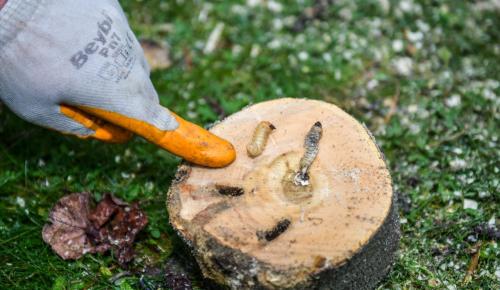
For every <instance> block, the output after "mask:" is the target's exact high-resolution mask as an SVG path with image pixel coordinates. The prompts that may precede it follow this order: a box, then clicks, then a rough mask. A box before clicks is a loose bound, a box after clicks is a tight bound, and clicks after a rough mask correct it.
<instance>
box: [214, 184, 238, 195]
mask: <svg viewBox="0 0 500 290" xmlns="http://www.w3.org/2000/svg"><path fill="white" fill-rule="evenodd" d="M215 188H216V189H217V191H218V192H219V193H220V194H222V195H227V196H240V195H243V194H245V190H244V189H243V188H241V187H237V186H226V185H219V184H216V185H215Z"/></svg>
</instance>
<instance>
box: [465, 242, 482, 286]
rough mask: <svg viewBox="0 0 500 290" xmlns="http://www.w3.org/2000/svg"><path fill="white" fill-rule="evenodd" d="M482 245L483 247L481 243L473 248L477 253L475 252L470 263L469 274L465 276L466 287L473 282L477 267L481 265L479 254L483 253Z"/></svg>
mask: <svg viewBox="0 0 500 290" xmlns="http://www.w3.org/2000/svg"><path fill="white" fill-rule="evenodd" d="M481 245H482V243H481V242H480V241H479V242H477V243H476V244H475V245H474V247H473V251H475V252H474V254H473V256H472V259H471V261H470V263H469V267H467V273H466V274H465V277H464V281H463V284H464V285H466V284H468V283H469V282H470V281H471V280H472V275H473V274H474V272H475V271H476V269H477V265H478V264H479V254H480V252H481Z"/></svg>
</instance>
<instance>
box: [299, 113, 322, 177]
mask: <svg viewBox="0 0 500 290" xmlns="http://www.w3.org/2000/svg"><path fill="white" fill-rule="evenodd" d="M322 135H323V127H322V126H321V123H320V122H316V123H314V125H313V126H312V128H311V129H310V130H309V132H308V133H307V135H306V138H305V140H304V148H305V152H304V156H302V158H301V159H300V165H299V166H300V167H299V171H298V172H297V175H295V178H294V183H295V185H300V186H307V185H309V173H308V171H309V168H310V167H311V165H312V163H313V162H314V159H316V156H317V155H318V152H319V140H320V139H321V136H322Z"/></svg>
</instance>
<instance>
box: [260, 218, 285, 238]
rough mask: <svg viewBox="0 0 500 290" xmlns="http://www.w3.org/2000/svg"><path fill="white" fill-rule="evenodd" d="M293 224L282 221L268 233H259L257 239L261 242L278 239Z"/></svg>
mask: <svg viewBox="0 0 500 290" xmlns="http://www.w3.org/2000/svg"><path fill="white" fill-rule="evenodd" d="M291 223H292V222H291V221H290V220H289V219H282V220H280V221H279V222H278V223H277V224H276V225H275V226H274V227H273V228H272V229H270V230H267V231H257V233H256V234H257V238H258V239H259V240H266V241H268V242H270V241H272V240H274V239H276V238H277V237H278V236H279V235H281V234H282V233H284V232H285V231H286V230H287V229H288V227H289V226H290V224H291Z"/></svg>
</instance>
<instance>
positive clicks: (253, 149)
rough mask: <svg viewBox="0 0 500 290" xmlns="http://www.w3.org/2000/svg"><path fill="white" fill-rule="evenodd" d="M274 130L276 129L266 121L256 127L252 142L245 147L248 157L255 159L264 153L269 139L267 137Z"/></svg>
mask: <svg viewBox="0 0 500 290" xmlns="http://www.w3.org/2000/svg"><path fill="white" fill-rule="evenodd" d="M274 129H276V127H274V125H273V124H271V123H270V122H268V121H262V122H260V123H259V124H258V125H257V127H256V128H255V131H254V132H253V136H252V140H251V141H250V143H249V144H248V145H247V154H248V156H250V157H252V158H255V157H257V156H259V155H261V154H262V152H264V149H265V148H266V144H267V139H269V135H270V134H271V132H272V131H273V130H274Z"/></svg>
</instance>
